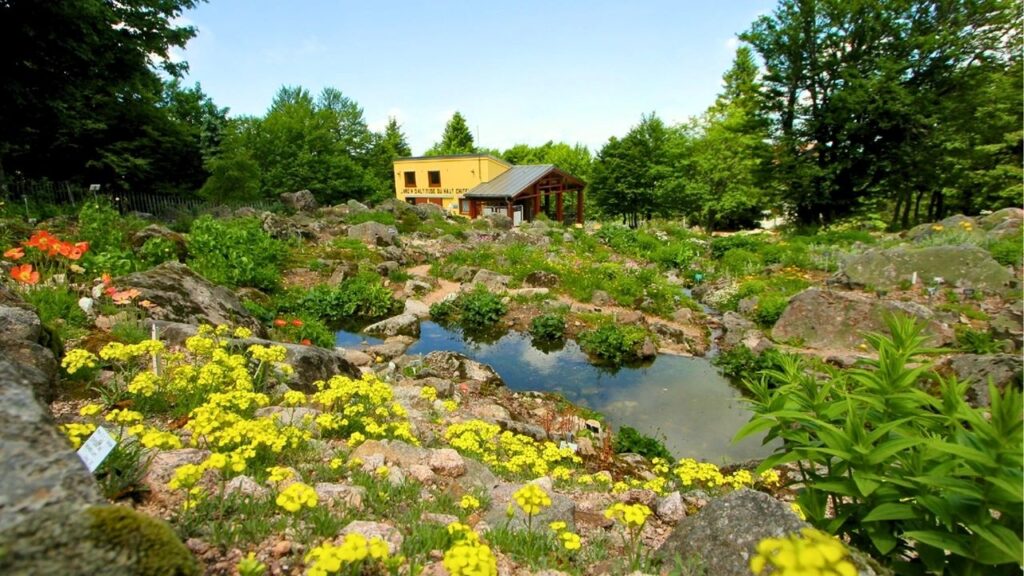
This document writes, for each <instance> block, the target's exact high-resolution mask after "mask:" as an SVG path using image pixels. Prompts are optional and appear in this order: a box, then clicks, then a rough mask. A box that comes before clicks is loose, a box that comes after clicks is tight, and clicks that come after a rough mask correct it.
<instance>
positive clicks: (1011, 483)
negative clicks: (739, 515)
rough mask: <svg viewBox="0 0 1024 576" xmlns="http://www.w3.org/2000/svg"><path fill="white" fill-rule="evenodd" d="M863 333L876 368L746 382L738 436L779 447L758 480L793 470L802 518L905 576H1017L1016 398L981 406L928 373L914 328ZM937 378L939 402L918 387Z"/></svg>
mask: <svg viewBox="0 0 1024 576" xmlns="http://www.w3.org/2000/svg"><path fill="white" fill-rule="evenodd" d="M888 328H889V331H890V333H891V334H892V335H891V336H884V335H880V334H867V335H865V338H866V339H867V340H868V342H869V343H870V345H871V346H872V347H873V348H874V349H875V350H876V351H877V353H878V359H877V360H866V361H864V364H863V366H864V367H863V368H858V369H853V370H848V371H840V370H829V371H827V372H826V373H825V375H823V376H820V375H817V374H821V372H820V371H810V370H807V369H805V367H804V366H803V365H802V362H801V361H800V360H799V359H796V358H794V357H788V356H787V357H782V360H781V362H780V366H779V367H778V368H777V369H774V370H769V371H767V372H766V373H765V376H764V377H763V378H760V379H752V380H750V381H748V383H747V385H748V388H749V391H750V394H751V395H752V397H753V399H752V400H751V406H752V410H753V412H754V416H753V418H752V419H751V421H750V422H749V423H748V424H747V425H746V426H744V427H743V428H742V429H741V430H740V431H739V432H738V433H737V439H740V438H743V437H745V436H747V435H750V434H754V433H757V432H762V431H767V439H766V441H770V440H781V445H780V447H779V448H777V449H776V453H775V454H773V455H772V456H771V457H769V458H768V459H766V460H765V461H763V462H762V464H761V466H760V467H759V470H758V471H759V472H761V471H764V470H767V469H768V468H771V467H772V466H775V465H777V464H779V463H782V462H794V463H795V465H796V466H798V467H799V468H800V476H801V485H800V486H799V492H798V495H797V502H798V503H799V505H800V507H801V509H802V510H803V511H804V512H805V513H806V514H807V516H808V519H809V521H810V522H812V523H813V524H815V525H817V526H818V527H819V528H822V529H824V530H826V531H828V532H830V533H833V534H837V535H839V536H840V537H841V538H843V539H849V542H850V543H851V544H852V545H853V546H854V547H857V548H861V549H864V550H870V551H872V556H876V557H878V558H880V559H882V560H884V561H885V562H886V563H888V564H890V565H892V566H893V567H895V568H896V571H897V572H898V573H906V574H922V573H932V574H1019V572H1020V568H1019V563H1020V561H1021V553H1022V549H1024V543H1022V541H1021V536H1020V535H1021V533H1022V528H1024V508H1022V507H1021V503H1022V502H1024V447H1022V414H1021V410H1020V406H1021V395H1020V392H1019V391H1018V390H1016V389H1015V388H1014V387H1008V388H1007V389H1006V390H1005V391H999V390H998V389H997V388H996V387H995V386H990V394H991V398H992V404H991V406H990V407H989V408H988V409H980V408H972V407H970V406H968V405H967V403H966V402H965V400H964V397H965V395H966V391H967V384H963V383H960V382H957V381H956V380H954V379H949V380H945V379H942V378H940V377H938V376H936V375H934V374H933V373H932V372H931V371H930V369H931V367H930V366H929V365H928V364H927V363H926V362H925V361H924V358H923V356H922V353H923V352H924V351H925V348H924V345H925V343H926V342H927V339H926V337H924V336H922V333H921V332H922V327H921V326H920V325H916V324H915V323H914V321H913V320H912V319H907V318H894V319H889V320H888ZM925 378H934V379H936V380H937V381H938V384H939V389H940V396H939V397H938V398H935V397H933V396H931V395H930V394H928V393H927V392H925V391H924V390H923V389H922V385H921V384H922V381H923V379H925Z"/></svg>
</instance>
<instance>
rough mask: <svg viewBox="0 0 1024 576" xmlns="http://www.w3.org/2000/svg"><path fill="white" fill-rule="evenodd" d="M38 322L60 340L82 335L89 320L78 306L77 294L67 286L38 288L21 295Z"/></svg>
mask: <svg viewBox="0 0 1024 576" xmlns="http://www.w3.org/2000/svg"><path fill="white" fill-rule="evenodd" d="M22 296H23V297H24V298H25V301H26V302H28V303H29V304H31V305H32V306H34V307H35V309H36V313H38V314H39V320H40V321H41V322H42V323H43V325H45V326H46V327H47V328H49V329H50V330H51V331H53V332H54V333H56V334H57V335H58V336H60V338H61V340H67V339H69V338H75V337H78V336H82V335H84V333H85V331H86V327H87V326H88V325H89V319H88V318H87V317H86V316H85V312H83V311H82V309H81V308H79V306H78V294H77V293H75V292H72V291H71V290H70V289H69V288H68V287H67V286H39V287H36V288H34V289H32V290H26V291H24V293H23V294H22Z"/></svg>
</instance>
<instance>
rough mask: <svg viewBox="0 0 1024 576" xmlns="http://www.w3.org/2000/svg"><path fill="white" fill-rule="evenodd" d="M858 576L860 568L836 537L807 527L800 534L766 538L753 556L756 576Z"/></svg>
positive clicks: (753, 569) (751, 564)
mask: <svg viewBox="0 0 1024 576" xmlns="http://www.w3.org/2000/svg"><path fill="white" fill-rule="evenodd" d="M769 567H770V568H771V570H770V572H769V574H773V575H778V576H803V575H811V576H855V575H856V574H857V568H856V567H855V566H854V565H853V563H852V562H850V561H849V560H848V559H847V553H846V548H845V547H844V546H843V544H842V543H841V542H839V541H838V540H836V539H835V538H833V537H831V536H829V535H827V534H825V533H823V532H820V531H818V530H815V529H814V528H804V529H803V530H801V531H800V533H799V534H790V535H789V536H786V537H784V538H765V539H764V540H762V541H761V542H759V543H758V544H757V548H756V554H755V555H754V556H752V557H751V558H750V571H751V572H752V573H753V574H754V575H755V576H760V575H761V574H764V573H765V572H764V570H765V568H769Z"/></svg>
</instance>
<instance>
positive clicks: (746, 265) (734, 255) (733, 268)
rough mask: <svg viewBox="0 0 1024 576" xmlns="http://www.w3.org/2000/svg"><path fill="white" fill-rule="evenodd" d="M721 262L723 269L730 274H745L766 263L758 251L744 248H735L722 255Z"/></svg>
mask: <svg viewBox="0 0 1024 576" xmlns="http://www.w3.org/2000/svg"><path fill="white" fill-rule="evenodd" d="M719 264H720V265H721V267H722V269H723V270H725V271H726V272H729V273H730V274H735V275H743V274H749V273H751V272H753V271H755V269H758V268H761V266H763V265H764V261H763V260H762V259H761V256H759V255H758V254H757V253H756V252H751V251H749V250H746V249H743V248H733V249H732V250H729V251H728V252H726V253H725V254H723V255H722V259H721V260H720V261H719Z"/></svg>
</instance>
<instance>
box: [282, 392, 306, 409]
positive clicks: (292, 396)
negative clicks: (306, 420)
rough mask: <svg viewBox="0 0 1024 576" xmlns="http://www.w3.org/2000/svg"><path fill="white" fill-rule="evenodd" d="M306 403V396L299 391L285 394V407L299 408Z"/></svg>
mask: <svg viewBox="0 0 1024 576" xmlns="http://www.w3.org/2000/svg"><path fill="white" fill-rule="evenodd" d="M305 402H306V395H305V394H303V393H302V392H299V391H298V390H289V391H287V392H285V393H284V400H283V403H284V405H285V406H298V405H300V404H304V403H305Z"/></svg>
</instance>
